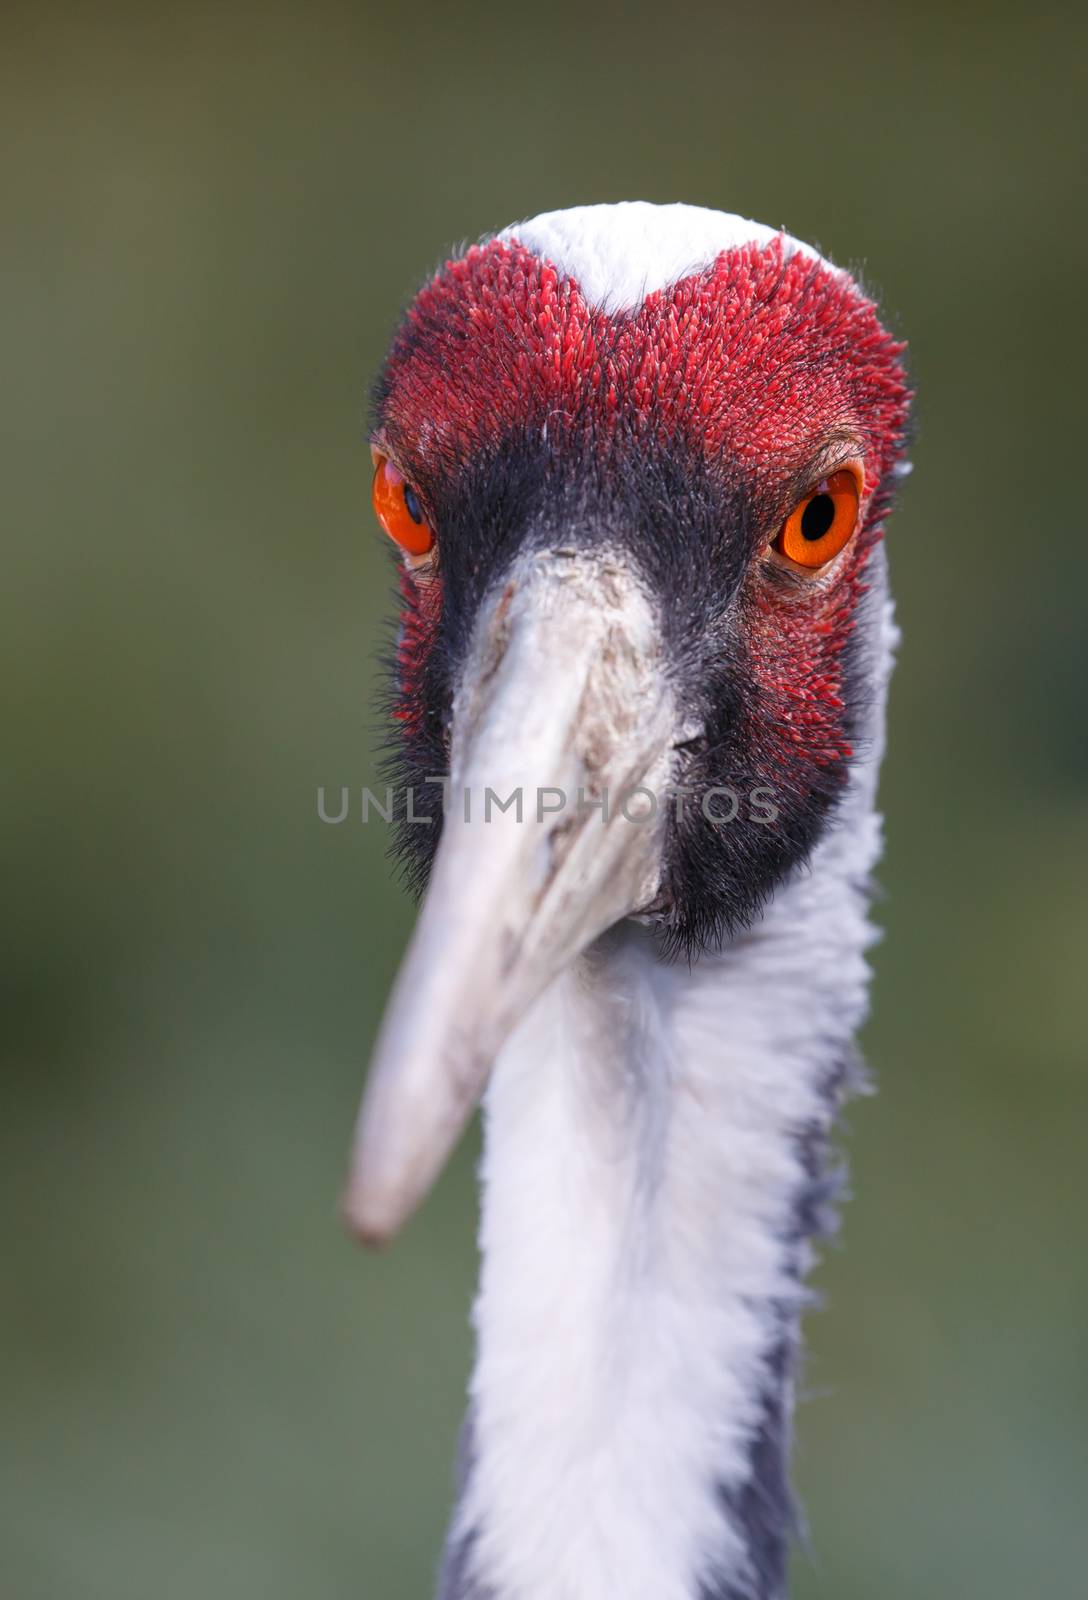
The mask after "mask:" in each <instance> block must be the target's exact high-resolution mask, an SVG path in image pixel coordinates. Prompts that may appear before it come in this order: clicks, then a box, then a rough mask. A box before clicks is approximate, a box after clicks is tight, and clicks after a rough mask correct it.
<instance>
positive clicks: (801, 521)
mask: <svg viewBox="0 0 1088 1600" xmlns="http://www.w3.org/2000/svg"><path fill="white" fill-rule="evenodd" d="M858 498H859V496H858V480H857V476H856V474H855V473H854V472H853V471H851V470H850V468H848V467H844V468H843V469H842V471H841V472H833V473H832V474H831V476H830V477H829V478H824V480H823V482H822V483H818V484H817V485H816V487H815V489H813V490H811V491H810V492H809V493H808V494H806V496H805V498H804V499H803V500H802V501H800V503H799V504H798V505H796V506H794V508H793V510H792V511H791V512H790V514H789V516H788V517H787V518H786V520H785V522H784V523H783V524H782V527H781V528H780V529H779V531H778V534H777V536H776V538H775V540H774V544H773V548H774V549H775V550H777V551H778V552H779V554H780V555H784V556H788V557H789V559H790V560H791V561H796V563H797V565H798V566H799V567H823V566H826V565H827V563H828V562H829V561H830V560H831V558H832V556H837V555H838V553H839V551H840V550H841V549H842V547H843V545H844V544H845V543H846V541H847V539H849V537H850V535H851V534H852V533H853V531H854V529H855V527H856V526H857V520H858Z"/></svg>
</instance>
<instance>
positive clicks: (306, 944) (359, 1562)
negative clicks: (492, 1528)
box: [0, 0, 1088, 1600]
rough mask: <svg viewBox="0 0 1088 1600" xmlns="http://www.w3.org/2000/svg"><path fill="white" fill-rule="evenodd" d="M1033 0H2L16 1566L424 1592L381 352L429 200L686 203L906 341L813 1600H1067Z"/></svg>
mask: <svg viewBox="0 0 1088 1600" xmlns="http://www.w3.org/2000/svg"><path fill="white" fill-rule="evenodd" d="M1071 15H1072V13H1071V12H1070V13H1069V14H1068V15H1067V17H1066V20H1059V19H1058V18H1057V17H1052V18H1048V16H1047V14H1046V12H1045V9H1044V8H1038V7H1035V8H1028V7H1026V6H1024V7H1022V8H1010V7H1000V6H999V7H998V8H997V9H996V10H995V8H994V7H992V6H989V7H983V6H981V5H980V6H978V8H977V9H974V10H972V9H964V8H962V7H961V8H955V7H954V8H953V14H949V11H948V8H946V7H943V6H937V5H924V6H918V7H912V8H911V10H910V11H909V12H908V11H907V10H906V9H905V8H904V9H902V10H900V11H899V12H898V13H896V12H894V11H891V12H889V11H886V10H880V9H878V8H876V7H872V8H869V7H865V8H862V7H856V8H853V9H852V8H851V7H850V6H847V7H846V8H842V7H840V8H836V9H835V10H834V11H830V12H828V11H819V12H817V14H815V15H813V13H812V9H811V8H808V7H798V8H796V9H791V8H790V6H788V5H787V6H777V7H773V8H768V7H759V8H756V7H743V8H742V7H738V6H728V5H715V6H710V7H704V8H699V7H695V8H689V9H685V10H681V11H670V10H668V8H666V7H665V6H663V5H658V6H656V7H652V8H651V7H648V6H647V7H638V6H620V5H618V4H617V5H609V4H603V5H597V6H592V5H581V6H570V7H568V6H566V5H564V4H558V3H557V4H553V5H550V6H547V7H532V8H525V9H524V11H522V12H520V13H519V12H515V11H514V10H513V9H512V8H511V9H507V8H502V9H496V10H488V9H485V8H482V7H478V6H474V5H468V4H462V5H460V6H456V7H451V6H433V5H430V4H426V3H423V0H417V3H416V4H414V5H413V6H412V7H410V8H406V9H405V11H404V13H403V15H401V16H397V15H396V14H395V13H394V12H393V11H392V10H389V9H380V8H378V7H377V6H374V7H366V6H348V5H337V4H333V3H331V0H327V3H314V4H310V5H307V6H303V5H297V6H294V7H290V6H284V5H279V4H272V5H263V6H257V5H256V4H253V5H252V6H242V7H234V6H231V5H216V6H212V5H207V6H200V5H198V6H191V5H190V6H185V7H182V6H169V7H168V6H165V5H156V4H145V5H143V6H141V7H139V8H133V9H131V10H127V11H126V10H119V9H110V8H108V7H103V6H96V5H83V6H77V5H75V4H72V5H69V6H67V7H63V6H50V5H48V4H46V5H34V6H30V5H23V4H12V3H10V0H9V3H8V4H7V5H6V6H5V8H4V14H3V22H2V57H3V65H2V67H0V73H2V83H0V135H2V137H0V163H2V183H3V196H2V198H3V217H4V228H3V235H4V237H3V243H2V245H0V263H2V265H0V271H2V294H0V316H2V318H3V322H4V334H3V349H4V367H5V375H6V382H5V384H4V390H5V393H4V398H3V402H2V405H3V413H4V414H3V429H2V436H3V443H4V455H5V465H4V468H3V500H4V519H3V520H4V532H3V538H4V554H3V577H2V582H0V591H2V599H0V607H2V613H3V615H2V618H0V701H2V704H3V714H4V730H5V731H4V758H5V759H4V762H3V768H2V778H0V785H2V795H3V807H4V810H3V830H2V845H0V849H2V853H3V890H2V894H3V912H4V915H3V919H2V927H3V941H4V950H3V956H2V972H0V981H2V984H3V990H4V993H3V1025H4V1048H3V1106H2V1115H0V1194H2V1199H3V1215H4V1219H5V1237H6V1242H5V1247H4V1268H3V1273H2V1278H0V1282H2V1290H0V1293H2V1295H3V1308H2V1318H0V1383H2V1385H3V1401H2V1421H0V1519H2V1521H3V1524H4V1526H3V1529H2V1533H0V1593H2V1594H3V1596H4V1600H8V1597H9V1596H10V1597H11V1600H146V1597H147V1596H148V1595H152V1594H154V1595H155V1596H156V1597H157V1600H182V1597H184V1600H194V1597H197V1596H199V1597H205V1596H211V1597H214V1600H219V1597H224V1600H226V1597H230V1600H247V1597H251V1596H252V1597H260V1600H298V1597H299V1596H301V1595H307V1596H310V1595H314V1596H321V1597H323V1600H348V1597H356V1600H358V1597H360V1596H365V1597H366V1600H402V1597H403V1600H408V1597H426V1596H427V1595H428V1594H429V1592H430V1583H431V1578H432V1572H433V1568H434V1564H435V1560H436V1556H437V1551H438V1546H439V1541H440V1537H441V1532H442V1527H443V1523H444V1519H445V1514H446V1510H447V1505H448V1502H449V1497H450V1476H451V1461H452V1456H453V1448H454V1438H455V1432H456V1427H457V1422H458V1419H459V1416H460V1412H461V1405H462V1395H463V1389H464V1382H465V1378H466V1373H467V1368H468V1361H469V1334H468V1327H467V1320H466V1314H467V1311H468V1307H469V1303H470V1296H471V1291H472V1284H473V1278H474V1270H475V1264H474V1245H473V1222H474V1217H473V1207H474V1198H473V1181H472V1162H473V1149H472V1147H471V1144H470V1146H469V1147H467V1148H466V1149H464V1150H463V1151H462V1152H461V1154H460V1156H459V1157H458V1159H457V1161H456V1162H455V1164H454V1166H453V1168H452V1170H451V1171H450V1172H449V1173H448V1175H447V1176H446V1178H445V1179H444V1180H443V1182H442V1185H441V1187H440V1189H439V1191H438V1193H437V1195H436V1196H435V1198H434V1199H433V1200H432V1201H431V1203H430V1204H429V1205H428V1206H427V1208H426V1210H425V1212H424V1214H423V1215H422V1216H421V1218H420V1219H419V1220H418V1222H417V1223H416V1224H415V1225H414V1226H413V1227H412V1229H411V1230H410V1231H409V1233H408V1234H407V1236H406V1237H405V1239H404V1240H403V1242H402V1243H401V1245H400V1246H399V1248H398V1249H397V1250H396V1251H395V1252H394V1253H393V1254H391V1255H389V1256H387V1257H385V1258H381V1259H369V1258H366V1257H364V1256H363V1255H361V1254H359V1253H357V1251H356V1250H355V1249H354V1247H353V1246H352V1245H351V1244H350V1243H349V1242H348V1240H347V1239H346V1237H345V1236H344V1234H343V1233H342V1231H341V1229H340V1226H339V1223H338V1220H337V1216H336V1199H337V1191H338V1186H339V1182H340V1178H341V1174H342V1168H343V1160H344V1155H345V1150H346V1145H347V1140H348V1134H349V1129H350V1124H351V1120H352V1117H353V1114H354V1109H355V1103H356V1097H357V1093H358V1090H359V1086H360V1082H361V1078H362V1072H363V1067H364V1063H365V1061H366V1057H367V1051H368V1047H369V1044H370V1041H371V1038H372V1035H373V1032H374V1029H375V1026H376V1022H377V1018H378V1014H379V1010H380V1007H381V1003H382V999H383V996H384V995H385V993H386V991H387V988H388V985H389V982H390V978H391V975H392V973H393V971H394V968H395V966H396V962H397V957H398V953H399V951H400V950H401V948H402V946H403V943H404V940H405V937H406V935H407V932H408V929H409V926H410V922H411V913H410V908H409V907H408V905H407V904H406V903H405V900H404V898H403V897H402V895H401V893H400V892H399V890H398V889H397V887H396V886H395V883H394V882H393V880H392V878H391V874H390V870H389V867H388V864H387V862H386V860H385V859H384V847H385V843H386V840H385V837H384V834H383V830H382V829H381V828H380V827H370V828H363V827H361V826H359V825H358V824H357V823H351V824H345V825H344V826H342V827H339V828H332V827H328V826H323V825H322V824H321V823H319V821H318V820H317V816H316V810H315V792H316V788H317V786H318V785H319V784H325V785H330V786H339V785H340V784H345V783H346V784H351V785H356V786H357V785H359V784H361V783H364V782H367V781H368V780H373V775H374V762H373V751H374V748H375V745H376V741H377V711H376V707H375V700H374V692H373V685H374V678H375V668H374V654H375V650H376V648H377V646H378V644H379V642H380V638H381V633H382V627H383V618H384V617H385V616H386V614H387V610H388V589H389V569H388V566H387V563H386V560H385V555H384V551H383V550H382V548H381V544H380V537H379V535H378V534H377V533H376V531H375V530H374V528H373V526H372V522H371V518H370V515H369V509H368V485H369V470H368V458H367V454H366V450H365V446H364V396H365V389H366V384H367V382H368V379H369V376H370V375H371V374H372V372H373V370H374V368H375V366H376V364H377V362H378V361H379V359H380V356H381V353H382V348H383V343H384V340H385V337H386V335H387V332H388V330H389V328H390V326H391V324H392V322H393V320H394V318H395V316H396V314H397V312H398V309H399V307H400V305H401V304H402V303H403V301H404V300H405V298H406V297H407V295H408V294H409V292H410V291H411V289H412V287H413V286H414V284H415V283H416V282H417V281H419V279H420V278H421V276H422V275H423V274H424V273H425V272H426V271H427V270H428V269H429V268H430V267H431V266H432V265H433V264H434V263H436V262H437V261H438V260H439V259H440V257H441V255H442V253H443V252H444V251H445V250H446V249H448V247H449V246H450V245H451V244H453V243H454V242H455V241H457V240H460V239H463V238H466V237H469V238H471V237H473V236H475V235H477V234H479V233H480V232H482V231H484V230H486V229H489V228H492V227H496V226H500V225H502V224H504V223H505V222H507V221H509V220H511V219H513V218H516V217H518V216H524V215H528V214H531V213H533V212H535V211H538V210H541V209H545V208H548V207H553V206H561V205H568V204H572V203H576V202H581V201H587V200H593V199H596V200H609V199H620V198H630V197H643V198H648V199H656V200H667V199H674V198H684V199H687V200H691V201H695V202H699V203H703V204H706V205H711V206H720V207H723V208H725V209H731V210H737V211H740V212H741V213H743V214H745V215H751V216H757V217H759V218H761V219H763V220H765V221H768V222H772V223H782V224H785V225H787V226H789V227H790V228H791V229H792V230H793V231H794V232H796V233H798V234H800V235H801V236H803V237H806V238H810V239H813V240H815V241H816V242H818V243H819V244H820V245H822V246H823V247H824V248H825V249H826V250H827V251H828V252H829V253H830V254H831V255H832V256H834V257H835V258H836V259H838V260H840V261H842V262H844V263H849V264H853V265H860V266H861V267H862V269H863V271H864V272H865V274H866V277H867V280H868V281H869V282H870V284H871V285H872V286H873V287H875V288H876V289H877V290H878V291H879V293H880V294H881V297H882V299H883V302H884V304H885V306H886V307H887V310H888V313H889V315H890V317H891V318H892V320H893V322H894V323H895V325H896V326H897V327H898V328H899V329H901V330H902V331H903V332H905V333H906V334H908V335H909V336H910V338H911V340H912V345H913V367H914V374H915V378H916V381H917V385H918V388H919V391H920V406H919V418H920V434H919V439H918V442H917V446H916V449H915V452H914V458H915V463H916V472H915V475H914V477H913V479H912V480H911V481H910V482H909V484H908V485H907V488H906V491H905V493H904V496H903V503H902V506H901V509H900V511H899V513H898V515H897V517H896V518H895V521H894V523H893V525H892V536H891V555H892V562H893V573H894V582H895V588H896V591H897V595H898V599H899V605H900V615H901V620H902V623H903V627H904V632H905V643H904V647H903V651H902V657H901V666H900V669H899V672H898V675H897V677H896V680H895V685H894V693H893V703H892V739H891V751H890V756H889V759H888V763H887V769H886V780H887V781H886V786H885V791H884V794H885V802H886V810H887V815H888V825H889V847H888V852H887V859H886V863H885V866H884V869H883V873H882V878H883V883H884V886H885V888H886V897H885V899H884V902H883V905H882V907H881V909H880V915H881V919H882V921H883V923H884V925H885V927H886V929H887V937H886V940H885V942H884V944H883V946H882V947H881V949H880V950H879V952H878V954H877V968H878V972H877V983H876V988H875V1012H874V1017H873V1021H872V1023H871V1025H870V1026H869V1028H868V1030H867V1034H866V1040H865V1044H866V1049H867V1053H868V1057H869V1059H870V1061H871V1063H872V1065H873V1067H874V1068H875V1070H876V1072H877V1074H878V1075H879V1080H880V1084H881V1094H880V1096H879V1098H877V1099H874V1100H869V1101H864V1102H862V1103H859V1104H858V1105H856V1106H855V1107H854V1108H853V1110H852V1112H851V1114H850V1117H849V1122H850V1148H851V1154H852V1163H853V1176H854V1192H855V1195H856V1199H855V1200H854V1202H853V1203H852V1205H851V1207H850V1209H849V1211H848V1213H847V1218H846V1227H845V1233H844V1240H845V1246H846V1248H845V1249H843V1250H838V1249H836V1250H833V1251H832V1252H831V1253H830V1256H829V1259H828V1260H827V1262H826V1264H825V1266H824V1267H823V1268H822V1270H821V1273H820V1284H821V1287H822V1289H823V1290H824V1292H825V1294H826V1299H827V1308H826V1309H825V1310H824V1311H823V1312H822V1313H820V1314H818V1315H814V1316H813V1317H812V1318H811V1319H810V1322H809V1335H810V1341H811V1350H812V1354H811V1360H810V1363H809V1367H808V1374H807V1389H808V1391H809V1399H808V1401H807V1403H806V1404H805V1405H804V1407H803V1409H802V1411H801V1415H800V1421H799V1440H798V1477H799V1482H800V1487H801V1490H802V1492H803V1495H804V1499H805V1501H806V1504H807V1507H808V1511H809V1515H810V1521H811V1524H812V1528H813V1535H812V1550H811V1554H810V1555H807V1556H805V1555H802V1556H800V1557H799V1558H798V1560H797V1563H796V1584H795V1587H796V1594H797V1596H799V1597H801V1600H814V1597H817V1596H824V1597H827V1600H832V1597H833V1600H872V1597H874V1596H880V1600H907V1597H917V1596H918V1595H921V1594H926V1595H930V1594H937V1595H956V1596H971V1597H974V1596H979V1597H983V1596H985V1597H987V1600H996V1597H1001V1600H1013V1597H1016V1600H1021V1597H1022V1596H1024V1595H1026V1594H1031V1595H1043V1594H1045V1595H1050V1594H1053V1595H1068V1594H1071V1593H1075V1592H1081V1590H1082V1588H1083V1583H1084V1572H1085V1568H1086V1564H1088V1533H1086V1527H1085V1511H1084V1506H1085V1489H1086V1480H1088V1448H1086V1443H1085V1424H1086V1420H1088V1405H1086V1401H1088V1396H1086V1388H1088V1348H1086V1342H1088V1341H1086V1335H1085V1329H1086V1327H1088V1274H1086V1270H1085V1260H1084V1248H1083V1233H1084V1214H1085V1201H1086V1199H1088V1177H1086V1172H1085V1165H1086V1164H1085V1139H1084V1128H1085V1124H1086V1119H1088V1075H1086V1073H1085V1071H1084V1066H1085V1061H1084V1054H1085V1052H1084V1039H1085V1034H1086V1020H1088V1018H1086V1011H1088V1007H1086V1004H1085V992H1086V984H1085V979H1084V961H1085V953H1086V943H1088V941H1086V926H1085V912H1084V904H1083V902H1084V890H1085V885H1086V882H1088V871H1086V868H1088V834H1086V828H1085V821H1086V810H1088V808H1086V795H1088V751H1086V740H1085V729H1084V717H1083V710H1082V699H1083V692H1084V690H1083V686H1084V681H1085V674H1086V669H1088V661H1086V658H1085V630H1084V626H1083V620H1082V619H1083V611H1084V604H1085V600H1084V596H1085V593H1086V587H1085V585H1086V579H1088V571H1086V563H1085V541H1084V538H1083V534H1082V531H1081V530H1082V524H1083V520H1084V518H1083V505H1082V498H1083V492H1084V491H1083V481H1082V470H1081V466H1080V461H1081V459H1082V453H1083V441H1082V437H1081V433H1080V431H1079V428H1078V429H1077V430H1076V431H1075V428H1074V421H1075V418H1076V413H1077V411H1078V409H1079V407H1078V402H1079V401H1080V399H1081V393H1082V388H1083V376H1082V358H1078V357H1077V356H1076V354H1075V351H1074V340H1075V334H1076V332H1077V331H1078V330H1079V328H1080V326H1081V324H1082V322H1083V293H1082V286H1083V282H1084V274H1085V265H1086V263H1085V245H1086V240H1088V233H1086V229H1085V222H1084V217H1083V212H1082V210H1081V208H1080V206H1079V205H1078V204H1077V203H1076V201H1075V196H1076V194H1077V193H1078V191H1079V185H1080V181H1081V177H1082V172H1081V161H1080V157H1079V154H1078V144H1079V140H1078V133H1079V124H1080V118H1081V108H1082V103H1083V97H1084V92H1085V85H1084V82H1083V79H1082V73H1083V65H1082V64H1083V61H1084V53H1085V46H1086V44H1088V38H1086V37H1085V31H1084V29H1083V27H1082V26H1081V25H1079V24H1075V23H1074V22H1072V21H1071V20H1069V17H1070V16H1071Z"/></svg>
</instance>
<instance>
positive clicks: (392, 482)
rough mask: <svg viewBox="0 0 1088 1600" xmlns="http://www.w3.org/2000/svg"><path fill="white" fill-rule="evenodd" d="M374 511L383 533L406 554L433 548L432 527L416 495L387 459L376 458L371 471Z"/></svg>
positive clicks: (417, 553) (425, 552) (419, 552)
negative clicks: (372, 471)
mask: <svg viewBox="0 0 1088 1600" xmlns="http://www.w3.org/2000/svg"><path fill="white" fill-rule="evenodd" d="M373 500H374V513H375V515H376V516H377V519H378V521H379V522H380V523H381V525H382V527H383V528H384V529H385V531H386V533H387V534H388V535H389V537H390V538H391V539H392V540H393V543H394V544H399V545H400V547H401V549H402V550H405V551H407V553H408V554H409V555H410V556H425V555H426V554H427V553H428V551H429V550H433V549H434V529H433V528H432V527H431V525H430V524H429V523H428V521H427V519H426V517H425V516H424V515H423V507H422V506H421V505H420V503H419V496H418V495H417V494H416V492H415V490H414V489H413V488H412V485H411V484H410V483H409V482H408V481H407V480H406V479H405V477H404V476H403V474H402V473H400V472H398V471H397V469H396V467H395V466H394V465H393V463H392V462H391V461H387V460H386V458H385V457H384V456H379V457H378V465H377V468H376V470H375V473H374V488H373Z"/></svg>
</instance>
